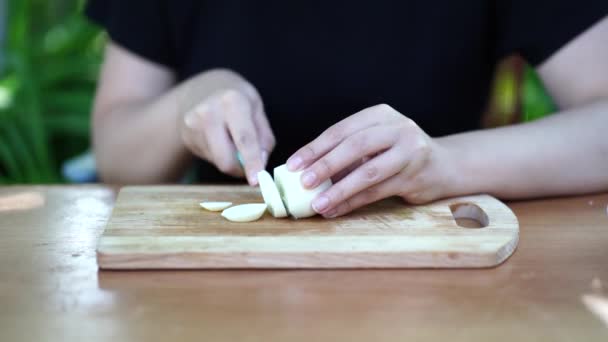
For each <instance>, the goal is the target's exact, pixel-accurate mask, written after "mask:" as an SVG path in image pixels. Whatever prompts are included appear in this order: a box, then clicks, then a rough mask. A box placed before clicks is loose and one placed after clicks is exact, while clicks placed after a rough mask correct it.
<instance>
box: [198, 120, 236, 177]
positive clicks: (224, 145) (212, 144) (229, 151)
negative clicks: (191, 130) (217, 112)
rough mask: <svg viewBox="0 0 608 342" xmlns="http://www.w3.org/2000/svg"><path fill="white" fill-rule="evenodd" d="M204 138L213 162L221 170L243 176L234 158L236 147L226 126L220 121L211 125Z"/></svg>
mask: <svg viewBox="0 0 608 342" xmlns="http://www.w3.org/2000/svg"><path fill="white" fill-rule="evenodd" d="M206 139H207V140H208V143H207V145H208V146H209V148H208V149H209V153H210V154H211V156H212V160H213V163H214V164H215V166H216V167H217V168H218V169H219V170H220V171H221V172H223V173H225V174H228V175H231V176H233V177H243V176H244V175H245V173H244V171H243V169H242V168H241V165H240V164H239V162H238V159H237V158H236V147H235V146H234V143H233V142H232V139H231V138H230V134H229V133H228V131H227V130H226V127H224V126H223V125H221V123H218V124H217V125H211V126H210V127H209V131H208V133H207V136H206Z"/></svg>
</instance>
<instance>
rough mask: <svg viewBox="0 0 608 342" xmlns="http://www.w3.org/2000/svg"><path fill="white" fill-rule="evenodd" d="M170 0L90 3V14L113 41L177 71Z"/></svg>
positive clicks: (88, 10) (120, 0) (88, 7)
mask: <svg viewBox="0 0 608 342" xmlns="http://www.w3.org/2000/svg"><path fill="white" fill-rule="evenodd" d="M167 1H169V0H166V1H163V0H89V2H88V3H87V7H86V10H85V13H86V15H87V16H88V17H89V18H90V19H91V20H92V21H93V22H95V23H97V24H99V25H101V26H102V27H103V28H105V29H106V31H107V32H108V35H109V36H110V39H112V41H113V42H115V43H116V44H118V45H120V46H122V47H123V48H125V49H127V50H129V51H131V52H133V53H134V54H136V55H139V56H141V57H143V58H145V59H147V60H149V61H151V62H155V63H158V64H162V65H164V66H167V67H169V68H172V69H174V67H175V65H174V64H175V62H174V61H175V58H174V52H173V49H172V48H171V47H172V42H171V35H170V34H169V33H170V30H171V28H170V27H169V20H168V2H167Z"/></svg>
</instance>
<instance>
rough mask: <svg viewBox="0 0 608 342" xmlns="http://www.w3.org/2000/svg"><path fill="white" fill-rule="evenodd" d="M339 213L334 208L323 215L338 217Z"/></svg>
mask: <svg viewBox="0 0 608 342" xmlns="http://www.w3.org/2000/svg"><path fill="white" fill-rule="evenodd" d="M337 214H338V210H336V209H332V210H330V211H328V212H327V213H325V214H323V217H325V218H334V217H336V215H337Z"/></svg>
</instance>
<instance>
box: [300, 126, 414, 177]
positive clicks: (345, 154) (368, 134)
mask: <svg viewBox="0 0 608 342" xmlns="http://www.w3.org/2000/svg"><path fill="white" fill-rule="evenodd" d="M397 133H398V131H397V130H396V129H394V128H391V127H387V126H375V127H371V128H368V129H364V130H361V131H359V132H357V133H355V134H353V135H351V136H349V137H348V138H346V139H345V140H344V141H342V142H341V143H340V144H338V145H337V146H336V147H335V148H333V149H332V150H331V151H330V152H328V153H327V154H325V155H324V156H323V157H321V158H320V159H318V160H317V161H316V162H314V163H313V164H312V165H311V166H310V167H309V168H308V169H307V170H306V171H305V172H304V173H303V174H302V184H303V185H304V186H305V187H307V188H314V187H316V186H317V185H319V184H321V183H322V182H323V181H325V180H326V179H328V178H330V177H332V176H333V175H336V174H337V173H339V172H340V171H341V170H343V169H345V168H347V167H348V166H349V165H352V164H353V163H355V162H356V161H357V160H360V159H361V157H362V156H369V155H371V154H374V153H377V152H379V151H384V150H386V149H388V148H389V147H391V146H392V145H393V144H394V143H395V142H396V141H397V139H398V134H397ZM401 159H403V158H396V160H401ZM381 167H383V166H382V165H381ZM380 170H382V169H380ZM368 171H370V172H371V171H372V170H371V169H370V170H368ZM377 176H379V175H378V174H377V172H376V174H369V175H368V177H367V178H375V177H377ZM366 183H369V182H366Z"/></svg>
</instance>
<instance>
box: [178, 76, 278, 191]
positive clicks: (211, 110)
mask: <svg viewBox="0 0 608 342" xmlns="http://www.w3.org/2000/svg"><path fill="white" fill-rule="evenodd" d="M188 83H189V86H188V90H187V92H186V97H184V98H182V101H180V106H179V107H180V108H181V111H182V113H183V114H182V115H181V116H180V118H179V120H180V122H179V132H180V135H181V138H182V141H183V143H184V145H185V146H186V147H187V148H188V149H189V150H190V151H191V152H192V153H194V154H195V155H197V156H199V157H200V158H203V159H205V160H207V161H209V162H210V163H212V164H214V165H215V166H216V167H217V168H218V169H219V170H220V171H222V172H223V173H226V174H229V175H232V176H235V177H243V176H247V181H248V182H249V184H250V185H257V173H258V172H259V171H261V170H263V169H265V167H266V163H267V161H268V156H269V155H270V153H271V152H272V150H273V148H274V145H275V137H274V134H273V133H272V129H271V128H270V124H269V123H268V119H267V118H266V113H265V112H264V105H263V103H262V99H261V97H260V94H258V92H257V90H256V89H255V88H254V87H253V86H252V85H251V84H250V83H249V82H247V81H246V80H244V79H243V78H242V77H241V76H240V75H238V74H236V73H234V72H231V71H229V70H213V71H209V72H205V73H203V74H201V75H199V76H197V77H196V78H194V79H191V80H190V81H189V82H188ZM237 152H238V153H240V155H241V157H242V161H243V164H244V165H243V166H244V170H243V168H242V167H241V165H240V164H239V161H238V159H237Z"/></svg>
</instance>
